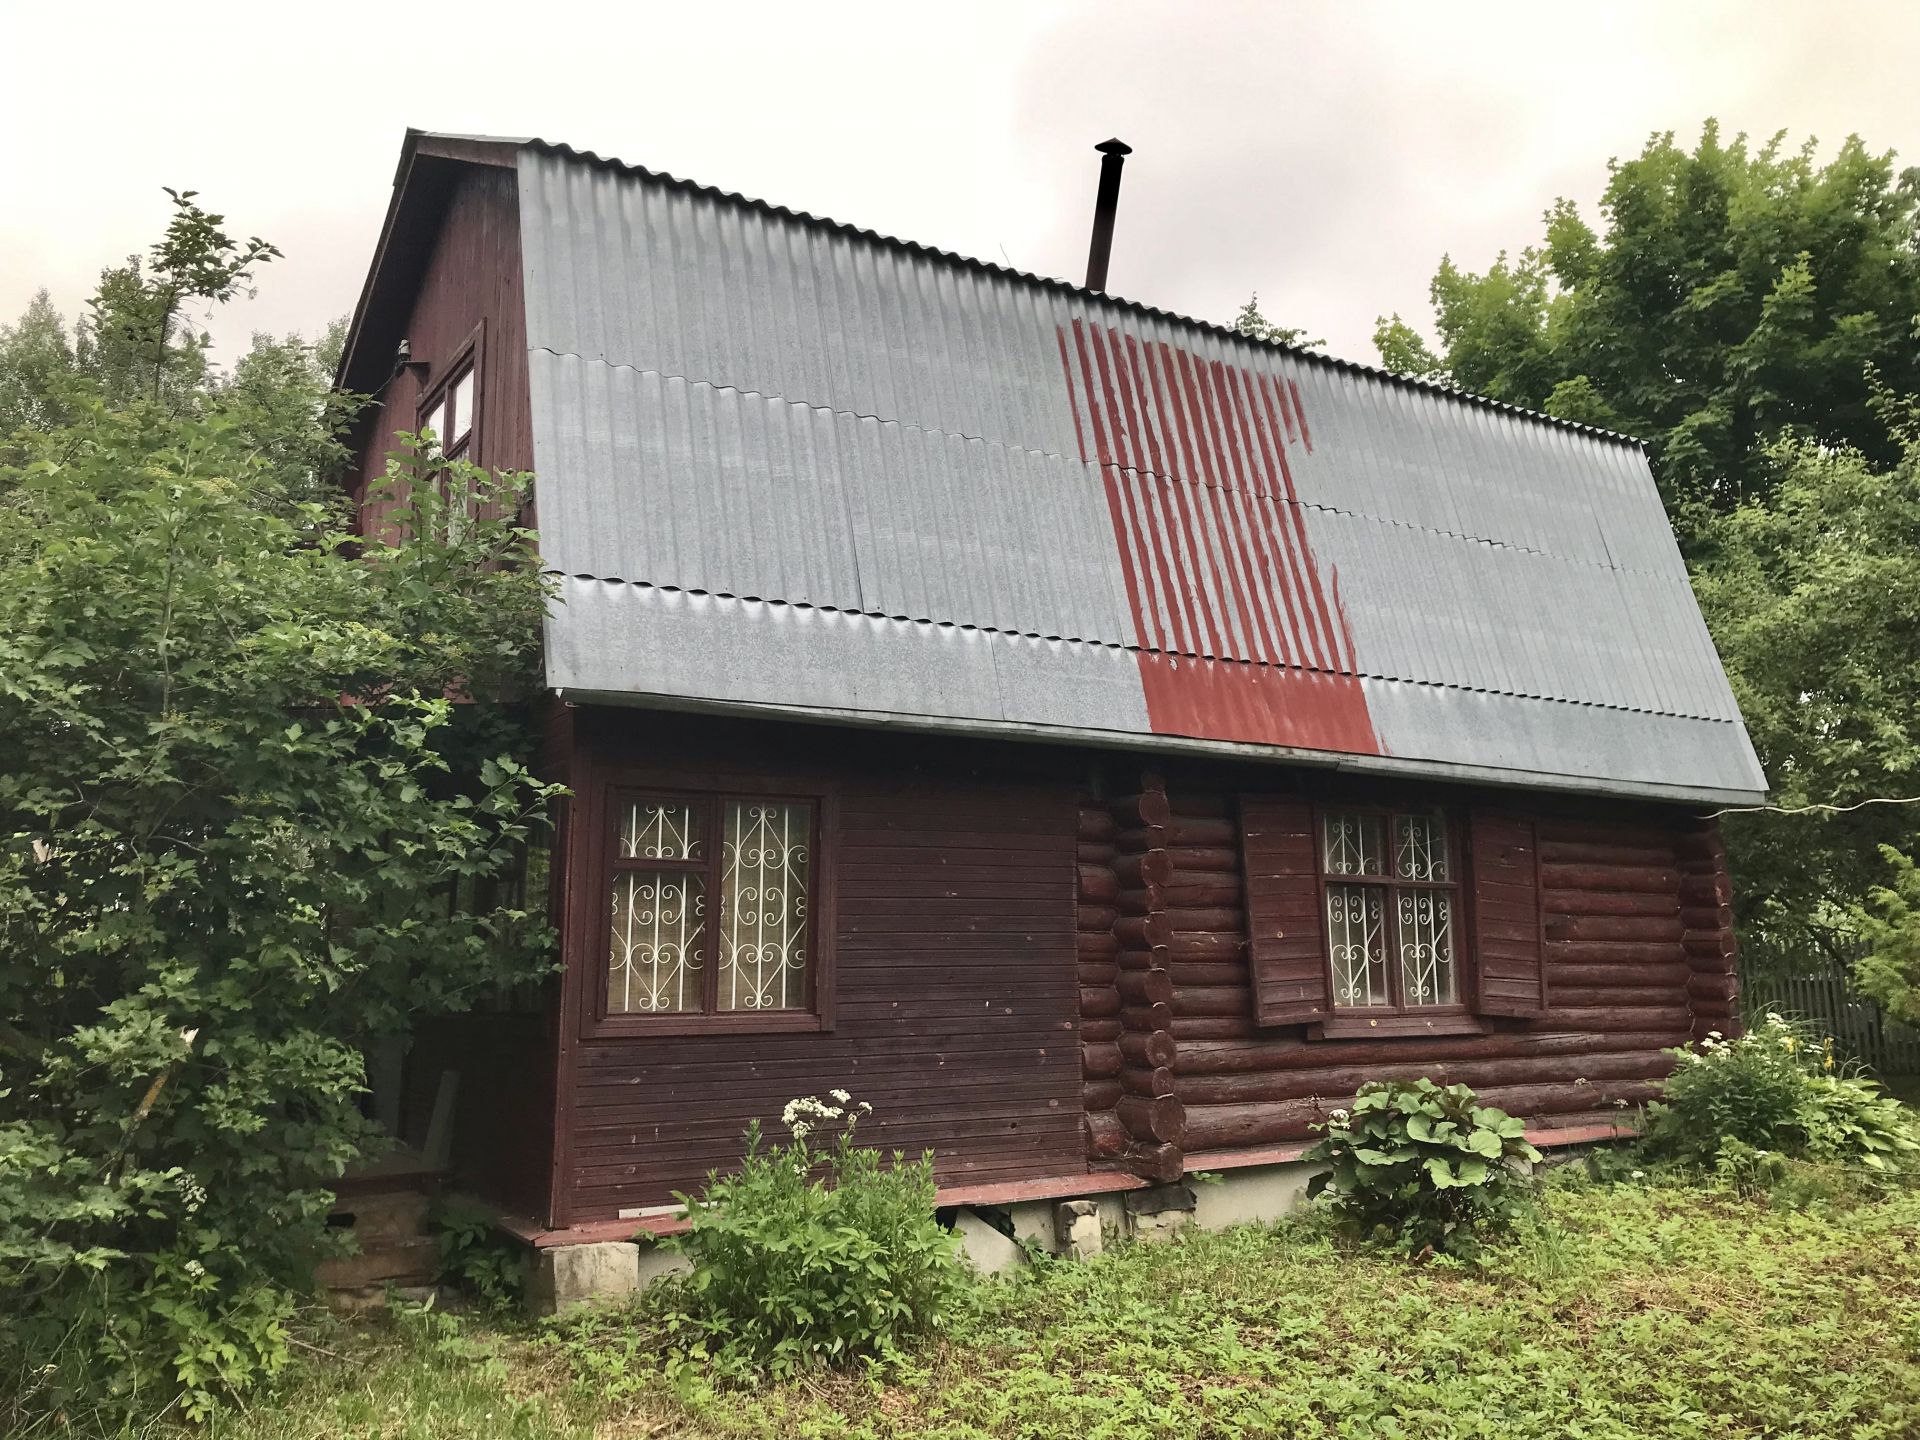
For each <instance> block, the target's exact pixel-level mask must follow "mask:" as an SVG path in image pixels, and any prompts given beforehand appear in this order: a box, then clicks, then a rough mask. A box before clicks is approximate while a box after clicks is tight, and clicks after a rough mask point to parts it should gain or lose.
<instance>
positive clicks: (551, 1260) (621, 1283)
mask: <svg viewBox="0 0 1920 1440" xmlns="http://www.w3.org/2000/svg"><path fill="white" fill-rule="evenodd" d="M687 1268H688V1267H687V1262H686V1260H685V1259H684V1258H683V1257H682V1256H679V1255H676V1254H674V1253H673V1252H672V1251H670V1250H664V1249H662V1248H661V1247H660V1246H658V1245H645V1246H642V1245H637V1244H635V1243H634V1242H633V1241H631V1240H601V1241H596V1242H594V1243H593V1244H590V1245H556V1246H554V1247H552V1248H551V1249H547V1250H539V1251H536V1252H534V1257H533V1267H532V1270H531V1272H530V1273H529V1275H528V1277H527V1306H528V1308H529V1309H531V1310H532V1311H533V1313H534V1314H536V1315H559V1314H563V1313H565V1312H566V1311H568V1310H571V1309H572V1308H574V1307H575V1306H576V1305H586V1304H596V1303H605V1302H611V1301H617V1300H621V1299H624V1298H626V1297H627V1296H630V1295H636V1294H638V1293H639V1292H640V1291H642V1290H644V1289H645V1288H646V1287H647V1286H648V1285H650V1284H652V1283H653V1282H654V1281H655V1280H658V1279H659V1278H660V1277H661V1276H662V1275H672V1274H676V1273H683V1272H685V1271H686V1269H687Z"/></svg>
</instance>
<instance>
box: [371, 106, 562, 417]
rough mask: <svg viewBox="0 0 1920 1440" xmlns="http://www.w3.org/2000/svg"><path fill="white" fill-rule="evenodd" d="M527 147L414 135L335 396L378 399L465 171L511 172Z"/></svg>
mask: <svg viewBox="0 0 1920 1440" xmlns="http://www.w3.org/2000/svg"><path fill="white" fill-rule="evenodd" d="M525 143H526V142H525V141H522V140H513V139H496V138H491V137H485V136H469V135H436V134H433V133H430V132H428V131H424V130H412V129H410V130H408V131H407V134H406V139H405V141H404V142H402V144H401V146H400V160H399V163H398V164H397V165H396V166H395V168H394V174H393V196H392V198H391V199H390V200H389V201H388V202H387V214H386V218H385V219H384V220H383V221H382V222H381V225H380V238H379V240H378V241H377V242H376V243H375V245H374V249H373V263H372V264H371V265H370V266H369V267H368V269H367V278H366V281H365V283H364V284H363V285H362V286H361V288H360V298H359V300H358V302H357V303H356V304H355V305H354V307H353V319H352V321H351V322H350V323H349V324H348V327H347V341H346V345H345V346H344V348H343V349H342V350H341V352H340V364H339V367H338V368H337V369H336V370H335V372H334V377H333V383H334V388H335V389H337V390H348V391H353V392H355V393H358V394H364V395H371V394H376V393H378V392H379V390H380V389H381V388H382V387H383V386H385V384H386V383H387V381H388V380H389V379H391V378H392V375H393V365H394V353H395V349H396V347H397V346H398V345H399V343H400V338H401V335H402V333H403V330H402V327H403V326H404V325H405V323H406V318H407V313H408V310H409V308H410V305H411V302H412V298H413V295H414V292H415V291H416V290H417V289H418V288H419V285H420V280H421V277H422V275H424V274H425V272H426V267H427V261H428V260H429V259H431V258H432V255H433V246H434V242H435V240H436V239H437V238H438V237H439V234H440V222H441V219H442V218H443V217H444V216H445V214H446V210H447V202H448V201H449V200H450V199H451V198H452V196H453V191H454V187H455V185H456V184H457V182H458V180H459V177H460V172H461V171H462V169H464V168H465V167H467V166H472V165H485V166H491V167H497V168H505V169H511V168H513V166H514V164H515V159H516V157H517V156H518V154H519V152H520V147H521V146H522V145H523V144H525Z"/></svg>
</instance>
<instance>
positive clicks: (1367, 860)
mask: <svg viewBox="0 0 1920 1440" xmlns="http://www.w3.org/2000/svg"><path fill="white" fill-rule="evenodd" d="M1389 837H1391V853H1390V855H1389V846H1388V838H1389ZM1451 847H1452V842H1451V838H1450V836H1449V832H1448V827H1447V821H1446V817H1445V815H1444V814H1442V813H1440V812H1438V811H1408V812H1403V813H1382V812H1378V811H1365V810H1329V811H1326V812H1324V813H1323V814H1322V815H1321V820H1320V868H1321V874H1322V875H1323V876H1324V877H1325V886H1326V909H1327V958H1328V961H1329V963H1330V965H1331V968H1332V972H1333V1003H1334V1005H1335V1007H1336V1008H1340V1009H1349V1008H1351V1009H1363V1008H1365V1009H1377V1008H1389V1009H1421V1008H1428V1007H1433V1006H1454V1005H1459V1004H1460V1003H1461V993H1460V981H1459V965H1458V960H1457V956H1456V951H1455V941H1454V934H1455V916H1456V912H1457V908H1458V906H1457V898H1458V897H1457V893H1456V892H1457V878H1456V875H1455V872H1454V867H1453V860H1452V848H1451Z"/></svg>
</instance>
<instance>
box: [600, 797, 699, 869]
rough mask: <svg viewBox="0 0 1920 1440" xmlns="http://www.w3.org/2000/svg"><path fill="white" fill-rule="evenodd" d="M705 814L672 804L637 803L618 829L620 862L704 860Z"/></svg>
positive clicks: (664, 802) (632, 806)
mask: <svg viewBox="0 0 1920 1440" xmlns="http://www.w3.org/2000/svg"><path fill="white" fill-rule="evenodd" d="M706 819H707V813H706V810H705V809H704V808H702V807H699V806H695V805H691V804H685V803H680V802H675V801H662V800H641V801H637V802H635V803H634V804H632V805H629V806H628V807H627V818H626V821H625V823H624V824H623V825H622V826H621V827H620V858H621V859H622V860H705V859H706V858H707V839H706V834H705V829H706Z"/></svg>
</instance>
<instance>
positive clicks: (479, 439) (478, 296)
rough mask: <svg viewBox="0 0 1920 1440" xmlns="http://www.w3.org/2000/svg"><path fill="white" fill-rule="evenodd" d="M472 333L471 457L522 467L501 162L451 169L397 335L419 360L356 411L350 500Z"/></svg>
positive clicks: (523, 393) (515, 223)
mask: <svg viewBox="0 0 1920 1440" xmlns="http://www.w3.org/2000/svg"><path fill="white" fill-rule="evenodd" d="M476 330H478V331H479V332H480V335H479V341H478V345H477V346H476V349H477V352H478V353H477V369H478V372H479V379H480V399H479V406H480V411H479V414H480V428H479V433H478V434H477V435H476V436H475V437H474V448H473V449H472V451H471V452H470V458H472V459H473V460H474V461H475V462H476V463H478V464H480V465H484V466H486V467H487V468H488V469H490V470H531V469H532V468H533V409H532V401H531V398H530V396H529V392H528V386H527V338H526V337H527V325H526V308H525V302H524V299H523V290H522V284H521V274H520V203H519V198H518V191H517V190H516V188H515V180H514V172H513V171H511V170H507V169H492V168H481V167H471V168H468V167H463V168H462V169H461V171H460V178H459V179H458V181H457V182H456V183H455V185H454V187H453V191H452V194H451V197H450V199H449V200H448V203H447V210H446V215H445V217H444V219H443V220H442V221H441V224H440V231H439V236H438V238H437V239H436V240H435V242H434V244H433V247H432V250H431V254H430V258H429V259H428V261H427V264H426V269H425V272H424V274H423V275H422V278H421V281H420V286H419V289H418V291H417V292H416V296H415V299H414V303H413V309H412V313H411V314H410V315H409V316H408V317H407V319H406V324H405V329H404V330H403V332H402V333H403V334H404V335H405V336H406V338H407V342H408V345H409V347H410V349H411V352H412V358H413V359H414V360H416V361H421V362H424V364H423V365H421V366H410V367H408V368H407V369H404V370H400V371H397V372H396V373H395V374H394V376H393V378H392V379H391V380H390V381H388V382H387V385H386V387H385V388H384V389H383V390H381V391H380V392H379V393H378V394H376V395H375V396H374V397H373V403H372V404H371V405H369V406H368V408H367V410H366V411H365V412H364V413H363V414H362V416H361V419H360V423H359V425H358V427H357V428H356V431H355V442H356V448H357V453H356V461H355V465H354V469H353V474H352V478H351V480H350V484H351V486H352V490H353V494H354V496H355V498H356V500H357V499H358V498H359V497H361V496H362V495H364V494H365V493H366V487H367V485H368V484H369V482H371V481H372V480H373V479H374V478H376V477H377V476H379V475H380V474H381V473H382V472H383V471H384V470H385V468H386V457H387V454H388V452H389V451H390V450H391V449H392V448H393V437H394V435H395V434H397V433H399V432H402V431H413V430H415V429H416V428H417V427H418V425H419V423H420V418H419V406H420V401H421V400H422V398H423V397H425V396H426V394H427V393H428V392H429V391H431V390H432V389H433V388H434V387H435V386H436V385H438V384H439V383H440V381H441V380H443V379H444V378H445V377H446V375H447V373H448V367H449V366H450V365H451V363H452V362H453V361H454V360H455V359H456V358H457V357H458V356H459V354H460V353H461V350H462V347H463V346H464V345H465V344H466V342H467V340H468V339H469V337H471V336H473V335H474V332H475V331H476ZM361 526H362V532H363V533H366V534H370V535H371V534H376V533H378V530H379V516H378V515H374V514H363V516H362V519H361Z"/></svg>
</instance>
